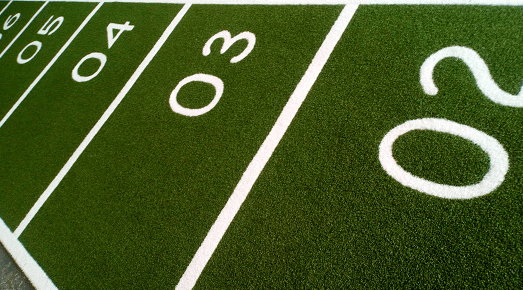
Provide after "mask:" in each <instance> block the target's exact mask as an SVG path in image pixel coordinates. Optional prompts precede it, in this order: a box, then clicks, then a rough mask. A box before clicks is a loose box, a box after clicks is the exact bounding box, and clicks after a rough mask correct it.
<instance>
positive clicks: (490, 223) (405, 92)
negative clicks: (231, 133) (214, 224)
mask: <svg viewBox="0 0 523 290" xmlns="http://www.w3.org/2000/svg"><path fill="white" fill-rule="evenodd" d="M522 12H523V10H521V9H520V8H504V7H459V6H439V7H434V6H360V7H359V9H358V11H357V12H356V15H355V16H354V18H353V19H352V21H351V23H350V24H349V27H348V29H347V30H346V31H345V34H344V35H343V37H342V39H341V40H340V42H339V43H338V44H337V47H336V48H335V50H334V52H333V54H332V55H331V57H330V60H329V62H328V63H327V64H326V66H325V67H324V69H323V71H322V73H321V74H320V77H319V78H318V80H317V81H316V83H315V85H314V87H313V89H312V90H311V92H310V93H309V95H308V97H307V99H306V100H305V102H304V103H303V105H302V107H301V109H300V111H299V112H298V114H297V116H296V118H295V119H294V121H293V123H292V124H291V126H290V128H289V130H288V131H287V133H286V135H285V136H284V137H283V139H282V141H281V143H280V145H279V147H278V148H277V149H276V151H275V153H274V154H273V156H272V157H271V160H270V161H269V163H268V164H267V166H266V167H265V169H264V171H263V172H262V174H261V176H260V177H259V179H258V181H257V183H256V184H255V186H254V188H253V190H252V191H251V193H250V195H249V197H248V198H247V200H246V201H245V203H244V204H243V207H242V208H241V209H240V212H239V213H238V215H237V216H236V218H235V220H234V221H233V223H232V224H231V227H230V228H229V230H228V232H227V234H226V235H225V237H224V238H223V239H222V243H221V245H220V247H218V249H217V251H216V252H215V253H214V255H213V257H212V259H211V260H210V262H209V264H208V265H207V267H206V268H205V269H204V272H203V273H202V276H201V277H200V279H199V281H198V284H197V287H196V288H197V289H468V288H474V289H516V288H521V287H522V285H521V283H522V282H521V279H519V277H521V274H522V272H521V270H522V268H521V265H522V263H523V261H522V260H521V257H522V254H523V245H522V242H521V241H522V239H521V238H522V232H523V231H522V226H523V224H522V222H521V217H522V216H521V215H522V210H521V208H522V207H521V206H522V202H523V198H522V196H521V178H520V176H521V173H522V172H521V169H522V163H521V157H522V155H521V149H520V146H519V145H518V143H520V139H521V136H522V131H521V126H520V125H519V124H520V123H521V120H522V119H521V117H522V116H523V115H522V111H521V109H517V108H510V107H504V106H500V105H497V104H495V103H493V102H492V101H490V100H489V99H487V98H486V97H484V96H483V95H482V93H481V92H480V91H479V90H478V89H477V87H476V85H475V82H474V79H473V77H472V75H471V73H470V71H469V70H468V68H467V67H466V66H465V65H464V64H463V63H462V62H461V61H456V60H453V59H447V60H444V61H442V62H441V63H440V64H439V65H438V66H436V70H435V80H436V84H437V85H438V87H439V88H440V93H439V94H438V95H437V96H428V95H425V94H424V92H423V90H422V88H421V85H420V83H419V69H420V66H421V64H422V63H423V61H424V60H425V59H426V58H427V57H428V56H429V55H431V54H432V53H434V52H436V51H438V50H439V49H441V48H444V47H447V46H453V45H463V46H468V47H471V48H473V49H475V50H476V51H478V53H479V54H480V55H481V56H482V57H483V58H484V59H485V61H486V62H487V64H488V65H489V68H490V69H491V72H492V75H493V77H494V79H495V80H496V82H497V83H498V84H499V85H500V86H501V87H502V88H505V89H506V90H507V91H509V92H511V93H513V94H515V93H517V92H518V90H519V87H520V85H521V78H522V75H521V71H522V70H521V68H522V66H523V62H522V61H521V56H522V55H523V51H521V46H520V45H519V43H520V42H521V39H522V37H523V35H522V33H521V31H522V30H521V22H520V20H519V19H520V18H521V16H522ZM426 117H435V118H446V119H449V120H453V121H456V122H459V123H462V124H466V125H468V126H472V127H475V128H477V129H479V130H482V131H483V132H486V133H487V134H489V135H491V136H494V137H495V138H496V139H497V140H499V142H500V143H501V144H503V146H504V148H505V150H506V151H507V152H508V154H509V158H510V169H509V172H508V174H507V175H506V178H505V181H504V183H503V184H501V186H500V187H499V188H498V189H497V190H495V191H494V192H492V193H490V194H488V195H486V196H483V197H480V198H475V199H470V200H448V199H442V198H438V197H433V196H429V195H427V194H424V193H421V192H419V191H416V190H413V189H410V188H407V187H404V186H402V185H401V184H400V183H399V182H397V181H396V180H394V179H392V178H391V177H390V176H388V175H387V174H386V172H385V171H384V170H383V169H382V167H381V164H380V162H379V160H378V147H379V144H380V142H381V139H382V138H383V137H384V135H385V134H386V133H387V132H388V131H390V130H391V129H392V128H394V127H396V126H398V125H400V124H402V123H404V122H405V121H407V120H411V119H417V118H426ZM441 135H448V134H443V133H435V132H429V131H413V132H410V133H408V134H405V135H404V136H402V137H400V138H399V139H398V140H397V141H396V143H395V146H396V145H398V147H397V148H396V147H395V150H394V156H395V157H396V158H397V160H398V163H400V164H401V165H402V166H404V168H405V169H409V170H411V172H412V173H414V174H418V175H419V176H421V177H424V178H427V179H429V180H432V181H436V182H448V184H455V185H463V184H472V183H474V182H477V178H478V175H480V176H481V177H480V179H481V178H482V176H483V174H484V173H486V171H487V170H488V159H487V160H485V158H486V154H485V153H484V152H482V151H481V150H480V149H479V147H477V146H476V145H473V144H472V143H471V142H469V141H466V140H464V139H462V138H459V137H456V136H451V137H446V138H444V137H443V136H441ZM421 138H423V139H422V140H420V139H421ZM472 158H473V159H472ZM419 167H421V168H419ZM420 170H423V171H424V172H420ZM428 170H430V171H428ZM456 177H459V178H458V179H456Z"/></svg>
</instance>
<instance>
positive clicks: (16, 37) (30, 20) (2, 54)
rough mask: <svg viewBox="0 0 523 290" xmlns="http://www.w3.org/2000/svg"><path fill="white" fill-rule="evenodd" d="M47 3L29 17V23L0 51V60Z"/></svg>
mask: <svg viewBox="0 0 523 290" xmlns="http://www.w3.org/2000/svg"><path fill="white" fill-rule="evenodd" d="M48 3H49V1H47V2H45V3H44V4H43V5H42V6H41V7H40V9H38V11H36V13H35V14H34V15H33V17H31V19H29V22H27V23H26V24H25V26H24V28H22V30H20V32H18V34H17V35H16V36H15V38H13V40H12V41H11V42H10V43H9V45H7V46H6V48H5V49H4V51H2V53H0V58H2V56H4V54H5V53H6V52H7V50H9V48H10V47H11V45H13V43H15V41H16V40H17V39H18V37H20V35H22V33H24V31H25V29H26V28H27V27H28V26H29V24H31V22H33V20H34V19H35V18H36V16H38V14H40V12H41V11H42V10H43V9H44V8H45V6H46V5H47V4H48Z"/></svg>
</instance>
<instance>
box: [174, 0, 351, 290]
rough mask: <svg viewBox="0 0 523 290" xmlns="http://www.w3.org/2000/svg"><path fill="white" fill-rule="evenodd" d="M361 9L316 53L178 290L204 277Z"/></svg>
mask: <svg viewBox="0 0 523 290" xmlns="http://www.w3.org/2000/svg"><path fill="white" fill-rule="evenodd" d="M357 8H358V5H347V6H345V8H344V9H343V11H342V12H341V13H340V15H339V17H338V19H337V20H336V22H335V23H334V25H333V26H332V28H331V30H330V32H329V34H328V35H327V37H326V38H325V40H324V41H323V43H322V45H321V47H320V49H319V50H318V52H316V55H315V56H314V59H313V60H312V62H311V64H310V65H309V67H308V69H307V71H306V72H305V74H304V75H303V77H302V79H301V81H300V82H299V83H298V86H297V87H296V89H295V90H294V92H293V93H292V95H291V97H290V98H289V101H288V102H287V104H286V105H285V107H284V108H283V111H282V113H281V114H280V116H279V117H278V120H277V121H276V123H275V124H274V127H272V129H271V132H270V133H269V135H268V136H267V138H265V141H263V144H262V145H261V147H260V149H258V152H257V153H256V155H255V156H254V158H253V159H252V161H251V163H250V164H249V166H248V167H247V170H245V172H244V173H243V176H242V178H241V180H240V182H239V183H238V185H237V186H236V188H235V189H234V192H233V193H232V195H231V196H230V197H229V200H228V201H227V204H225V207H224V208H223V209H222V211H221V212H220V215H219V216H218V218H217V219H216V221H215V222H214V224H213V225H212V227H211V229H210V230H209V232H208V233H207V236H206V237H205V239H204V241H203V243H202V244H201V245H200V247H199V248H198V251H197V252H196V254H195V255H194V257H193V259H192V261H191V263H190V264H189V266H188V267H187V269H186V270H185V273H184V274H183V276H182V278H181V279H180V281H179V282H178V285H177V286H176V289H177V290H185V289H192V288H193V287H194V285H195V284H196V281H197V280H198V278H199V277H200V274H201V273H202V271H203V269H204V268H205V265H207V262H208V261H209V259H210V258H211V256H212V254H213V253H214V251H215V250H216V247H217V246H218V244H219V243H220V241H221V239H222V237H223V235H224V234H225V232H226V231H227V228H228V227H229V225H230V224H231V222H232V220H233V219H234V217H235V216H236V213H238V210H239V209H240V207H241V205H242V204H243V202H244V201H245V199H246V198H247V195H248V194H249V192H250V191H251V188H252V186H253V185H254V183H255V182H256V180H257V179H258V176H259V175H260V173H261V172H262V170H263V168H264V167H265V164H267V162H268V161H269V158H270V157H271V156H272V153H273V152H274V150H275V149H276V147H277V146H278V143H279V142H280V140H281V138H282V137H283V135H284V134H285V132H286V131H287V128H288V127H289V125H290V124H291V122H292V120H293V119H294V116H296V113H297V112H298V109H299V108H300V106H301V104H302V103H303V101H304V100H305V98H306V97H307V94H308V93H309V91H310V89H311V88H312V85H313V84H314V83H315V82H316V79H317V78H318V75H319V74H320V72H321V71H322V69H323V66H324V65H325V63H326V62H327V60H328V59H329V56H330V55H331V53H332V51H333V50H334V47H335V46H336V44H337V43H338V41H339V40H340V38H341V36H342V34H343V32H344V31H345V29H346V28H347V25H348V24H349V22H350V21H351V19H352V17H353V16H354V13H355V12H356V9H357Z"/></svg>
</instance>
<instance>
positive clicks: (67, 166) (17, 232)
mask: <svg viewBox="0 0 523 290" xmlns="http://www.w3.org/2000/svg"><path fill="white" fill-rule="evenodd" d="M189 7H191V4H185V5H184V6H183V8H182V9H181V10H180V12H178V14H177V15H176V17H175V18H174V19H173V21H172V22H171V24H169V26H168V27H167V29H166V30H165V31H164V32H163V34H162V36H161V37H160V39H158V41H157V42H156V44H155V45H154V47H153V48H152V49H151V51H150V52H149V53H148V54H147V56H146V57H145V59H144V60H143V61H142V63H141V64H140V66H138V68H137V69H136V71H135V72H134V73H133V75H132V76H131V78H130V79H129V80H128V81H127V83H126V84H125V86H124V87H123V89H122V90H121V91H120V93H119V94H118V96H116V98H115V99H114V101H113V102H112V103H111V105H109V108H107V110H106V111H105V113H104V114H103V115H102V117H101V118H100V119H99V120H98V122H96V125H94V127H93V128H92V129H91V131H90V132H89V134H87V136H86V137H85V139H84V140H83V141H82V143H81V144H80V146H78V148H76V150H75V151H74V153H73V155H72V156H71V157H70V158H69V160H68V161H67V163H66V164H65V165H64V167H63V168H62V169H61V170H60V172H59V173H58V175H57V176H56V177H55V178H54V179H53V181H52V182H51V184H49V186H48V187H47V189H46V190H45V191H44V192H43V193H42V195H41V196H40V198H38V201H37V202H36V203H35V204H34V205H33V207H32V208H31V210H30V211H29V213H28V214H27V215H26V216H25V218H24V219H23V220H22V222H21V223H20V225H19V226H18V228H17V229H16V230H15V232H14V235H15V236H16V237H17V238H18V237H19V236H20V235H21V234H22V232H23V231H24V230H25V228H26V227H27V225H28V224H29V222H31V220H32V219H33V218H34V216H35V215H36V213H37V212H38V211H39V210H40V208H41V207H42V206H43V205H44V203H45V201H46V200H47V199H48V198H49V196H51V193H53V191H54V190H55V189H56V187H57V186H58V185H59V184H60V182H61V181H62V179H63V178H64V177H65V175H66V174H67V172H69V169H71V167H72V166H73V165H74V163H75V162H76V160H77V159H78V157H80V155H81V154H82V152H83V151H84V150H85V148H86V147H87V145H89V143H90V142H91V140H93V138H94V137H95V136H96V134H97V133H98V131H100V129H101V128H102V126H103V125H104V123H105V122H106V121H107V119H109V117H110V116H111V114H112V113H113V112H114V110H115V109H116V107H118V105H119V104H120V102H121V101H122V100H123V98H124V97H125V95H126V94H127V93H128V92H129V90H130V89H131V88H132V86H133V85H134V83H135V82H136V80H137V79H138V78H139V77H140V75H141V74H142V72H143V71H144V70H145V68H146V67H147V65H148V64H149V63H150V62H151V60H152V59H153V57H154V56H155V55H156V53H158V51H159V50H160V48H161V47H162V45H163V44H164V43H165V41H166V40H167V38H168V37H169V35H171V33H172V32H173V30H174V28H175V27H176V25H178V23H179V22H180V20H182V18H183V16H184V15H185V13H187V10H188V9H189Z"/></svg>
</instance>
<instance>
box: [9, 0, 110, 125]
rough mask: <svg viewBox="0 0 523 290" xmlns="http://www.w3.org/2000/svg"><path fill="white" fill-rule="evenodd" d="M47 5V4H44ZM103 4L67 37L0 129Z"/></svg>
mask: <svg viewBox="0 0 523 290" xmlns="http://www.w3.org/2000/svg"><path fill="white" fill-rule="evenodd" d="M46 3H47V2H46ZM103 3H104V2H100V3H98V5H96V7H95V8H94V9H93V11H91V13H90V14H89V15H88V16H87V18H85V20H84V21H83V22H82V24H80V26H79V27H78V28H77V29H76V31H75V32H74V33H73V35H71V37H69V40H67V42H66V43H65V44H64V45H63V46H62V48H61V49H60V50H59V51H58V52H57V53H56V55H55V56H54V57H53V59H51V61H50V62H49V64H47V66H46V67H45V68H44V70H42V72H41V73H40V74H39V75H38V77H36V79H35V80H34V81H33V83H32V84H31V85H30V86H29V87H28V88H27V90H25V92H24V93H23V94H22V96H21V97H20V98H19V99H18V101H16V103H15V104H14V105H13V107H11V109H10V110H9V112H7V114H6V115H5V116H4V118H2V120H1V121H0V128H2V126H3V125H4V123H5V122H6V121H7V119H9V117H11V115H12V114H13V112H14V111H15V110H16V109H17V108H18V106H19V105H20V103H22V101H23V100H25V98H26V97H27V95H29V93H30V92H31V90H33V88H34V87H35V86H36V84H37V83H38V82H39V81H40V79H42V77H44V75H45V74H46V73H47V71H48V70H49V69H50V68H51V67H52V66H53V64H54V63H55V62H56V60H57V59H58V58H59V57H60V56H61V55H62V53H63V52H64V51H65V50H66V49H67V47H68V46H69V45H70V44H71V42H72V41H73V40H74V39H75V38H76V36H77V35H78V33H80V31H82V29H83V28H84V26H85V25H87V22H89V20H91V18H92V17H93V16H94V14H95V13H96V11H98V9H100V7H101V6H102V4H103Z"/></svg>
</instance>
